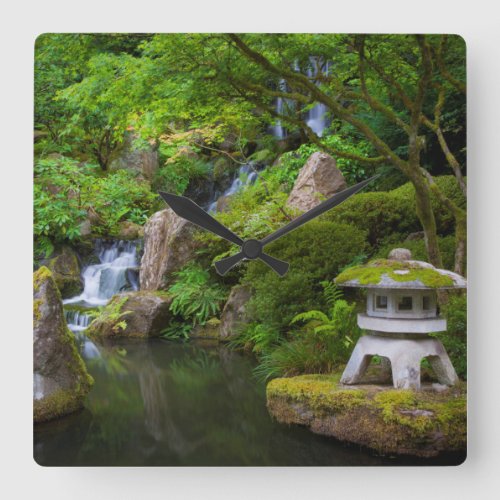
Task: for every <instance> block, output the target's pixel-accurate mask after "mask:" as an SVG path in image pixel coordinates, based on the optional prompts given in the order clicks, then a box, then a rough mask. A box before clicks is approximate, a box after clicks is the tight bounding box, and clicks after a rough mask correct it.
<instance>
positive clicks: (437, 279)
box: [335, 259, 453, 288]
mask: <svg viewBox="0 0 500 500" xmlns="http://www.w3.org/2000/svg"><path fill="white" fill-rule="evenodd" d="M395 271H406V272H405V273H404V274H399V273H397V272H395ZM384 275H385V276H387V277H389V278H390V279H392V280H394V281H397V282H399V283H405V282H409V281H420V282H421V283H422V284H423V285H424V286H426V287H429V288H441V287H449V286H453V280H452V279H451V278H450V277H449V276H446V275H443V274H441V273H439V272H438V271H437V270H436V269H432V268H423V267H419V266H417V265H415V264H412V263H410V262H401V261H395V260H389V259H376V260H372V261H371V262H369V263H368V264H365V265H360V266H353V267H349V268H347V269H346V270H344V271H343V272H341V273H340V274H339V275H338V276H337V277H336V278H335V282H336V283H339V284H342V283H346V282H348V281H357V282H358V283H359V284H360V285H378V284H379V283H380V282H381V281H382V277H383V276H384Z"/></svg>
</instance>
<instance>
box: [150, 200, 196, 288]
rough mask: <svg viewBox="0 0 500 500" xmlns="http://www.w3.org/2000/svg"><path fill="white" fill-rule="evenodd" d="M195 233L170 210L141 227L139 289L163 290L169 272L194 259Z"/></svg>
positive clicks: (162, 211)
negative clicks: (142, 248)
mask: <svg viewBox="0 0 500 500" xmlns="http://www.w3.org/2000/svg"><path fill="white" fill-rule="evenodd" d="M195 231H196V226H194V225H193V224H191V223H190V222H187V221H186V220H184V219H182V218H181V217H179V216H178V215H176V214H175V213H174V211H173V210H172V209H171V208H166V209H165V210H161V211H160V212H156V213H155V214H153V215H152V216H151V217H150V218H149V220H148V221H147V222H146V225H145V227H144V253H143V255H142V260H141V271H140V284H141V290H160V289H166V288H167V286H168V284H169V282H171V280H172V273H174V272H176V271H179V270H180V269H181V268H182V267H183V266H184V265H186V264H187V263H188V262H190V261H191V260H193V257H194V252H195V250H196V249H197V248H198V246H199V243H198V242H197V241H195V239H194V237H193V235H194V232H195Z"/></svg>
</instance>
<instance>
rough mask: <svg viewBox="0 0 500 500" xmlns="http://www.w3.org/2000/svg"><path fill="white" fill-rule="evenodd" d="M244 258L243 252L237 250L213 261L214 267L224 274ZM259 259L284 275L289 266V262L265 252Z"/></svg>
mask: <svg viewBox="0 0 500 500" xmlns="http://www.w3.org/2000/svg"><path fill="white" fill-rule="evenodd" d="M244 258H245V254H244V253H243V252H238V253H237V254H235V255H231V256H230V257H226V258H225V259H221V260H218V261H217V262H216V263H215V269H217V272H218V273H219V274H220V275H222V276H224V274H226V273H227V272H228V271H229V270H230V269H231V268H233V267H234V266H235V265H236V264H238V263H239V262H240V261H241V260H243V259H244ZM259 259H260V260H262V261H264V262H265V263H266V264H267V265H268V266H269V267H271V268H272V269H273V270H274V271H276V272H277V273H278V274H279V275H280V276H284V275H285V274H286V272H287V271H288V268H289V267H290V264H288V262H283V261H282V260H279V259H276V258H275V257H271V256H270V255H267V254H265V253H262V254H261V255H260V257H259Z"/></svg>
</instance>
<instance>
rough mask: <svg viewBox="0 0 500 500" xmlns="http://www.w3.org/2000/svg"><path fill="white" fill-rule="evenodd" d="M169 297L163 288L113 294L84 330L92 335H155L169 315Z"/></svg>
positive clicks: (100, 336) (137, 336) (165, 323)
mask: <svg viewBox="0 0 500 500" xmlns="http://www.w3.org/2000/svg"><path fill="white" fill-rule="evenodd" d="M171 302H172V299H171V297H169V296H168V295H167V294H166V293H163V292H124V293H119V294H117V295H115V296H114V297H113V298H112V299H111V300H110V302H109V303H108V304H107V305H106V307H105V308H104V309H103V310H102V312H101V313H100V314H99V315H98V316H97V317H96V318H95V319H94V320H93V321H92V323H91V324H90V325H89V327H88V328H87V330H86V331H85V333H86V334H87V335H88V336H89V337H92V338H109V337H130V338H134V337H136V338H146V337H158V336H160V334H161V332H162V330H164V329H165V328H166V327H167V326H168V325H169V322H170V319H171V318H172V313H171V312H170V304H171Z"/></svg>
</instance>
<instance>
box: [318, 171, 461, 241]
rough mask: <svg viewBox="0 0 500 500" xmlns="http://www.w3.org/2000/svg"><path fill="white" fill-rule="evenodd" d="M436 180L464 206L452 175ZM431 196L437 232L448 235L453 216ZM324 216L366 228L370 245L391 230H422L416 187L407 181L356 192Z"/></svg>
mask: <svg viewBox="0 0 500 500" xmlns="http://www.w3.org/2000/svg"><path fill="white" fill-rule="evenodd" d="M435 181H436V184H437V185H438V186H439V187H440V188H441V190H442V191H443V192H444V193H445V194H446V195H447V196H449V197H450V198H451V199H452V201H454V202H456V203H457V204H458V205H459V206H462V207H464V206H465V199H464V197H463V195H462V194H461V193H460V191H459V189H458V187H457V183H456V180H455V178H454V177H453V176H443V177H437V178H436V179H435ZM432 198H433V205H434V213H435V215H436V222H437V225H438V232H439V234H441V235H446V234H450V233H451V232H452V231H453V229H454V227H453V224H454V223H453V218H452V217H451V215H450V214H449V212H448V210H447V209H446V208H445V207H443V206H442V205H441V204H440V203H439V202H438V201H437V200H436V199H435V198H434V197H432ZM325 218H327V219H330V220H333V221H339V222H344V223H347V224H352V225H355V226H356V227H358V228H360V229H364V230H366V231H367V233H368V242H369V243H370V245H371V246H372V247H378V246H379V245H381V244H383V243H384V241H385V240H386V239H387V238H391V237H393V235H394V233H397V234H400V235H405V236H406V235H408V234H409V233H412V232H417V231H421V229H422V228H421V225H420V222H419V220H418V218H417V215H416V206H415V190H414V188H413V185H412V184H411V183H409V182H408V183H406V184H404V185H403V186H401V187H399V188H397V189H394V190H392V191H380V192H369V193H359V194H357V195H356V196H354V197H352V198H350V199H348V200H347V201H345V202H344V203H342V204H341V205H339V206H338V207H336V208H335V209H334V210H331V211H330V212H327V213H326V214H325Z"/></svg>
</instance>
